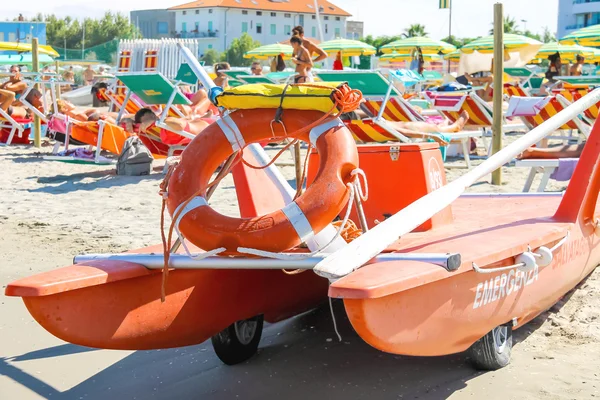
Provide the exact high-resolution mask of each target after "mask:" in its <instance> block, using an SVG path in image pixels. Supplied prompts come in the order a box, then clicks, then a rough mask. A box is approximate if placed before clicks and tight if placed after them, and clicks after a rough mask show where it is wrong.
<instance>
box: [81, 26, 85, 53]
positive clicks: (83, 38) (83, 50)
mask: <svg viewBox="0 0 600 400" xmlns="http://www.w3.org/2000/svg"><path fill="white" fill-rule="evenodd" d="M82 28H83V37H82V38H81V59H82V60H85V56H84V53H85V18H84V19H83V25H82Z"/></svg>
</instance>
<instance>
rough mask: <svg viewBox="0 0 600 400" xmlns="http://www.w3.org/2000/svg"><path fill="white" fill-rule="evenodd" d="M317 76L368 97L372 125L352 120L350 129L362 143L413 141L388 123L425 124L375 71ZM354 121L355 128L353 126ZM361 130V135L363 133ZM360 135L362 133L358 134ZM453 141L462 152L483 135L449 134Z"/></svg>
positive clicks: (328, 73) (467, 158)
mask: <svg viewBox="0 0 600 400" xmlns="http://www.w3.org/2000/svg"><path fill="white" fill-rule="evenodd" d="M317 76H318V77H319V78H320V79H321V80H323V81H325V82H348V84H349V85H350V87H351V88H353V89H358V90H360V91H361V92H362V93H363V96H364V98H365V103H364V108H365V112H367V114H369V115H370V116H371V117H372V119H371V122H367V123H365V121H350V122H347V125H348V127H349V128H350V129H351V130H352V131H353V132H354V137H355V138H356V139H359V140H361V141H365V139H367V138H369V139H370V140H366V141H367V142H369V141H372V142H381V141H383V139H384V138H385V139H386V141H387V140H394V139H395V140H399V141H402V142H410V139H408V138H407V137H405V136H404V135H402V134H401V133H399V132H397V131H396V130H395V129H393V128H392V127H391V126H390V125H389V124H388V123H387V121H396V122H398V121H399V122H418V121H426V118H425V117H424V116H422V115H421V114H420V113H419V112H418V111H417V110H415V108H414V107H413V106H412V105H411V104H410V103H408V102H407V101H406V100H404V98H403V97H402V95H401V94H400V92H398V90H397V89H396V88H395V87H394V85H393V81H388V80H386V79H385V78H384V77H383V75H381V73H379V72H376V71H360V72H356V71H348V72H319V73H317ZM354 122H356V123H355V124H354V126H353V125H352V124H353V123H354ZM361 131H362V132H361ZM359 132H361V133H359ZM447 136H449V137H452V139H453V140H457V141H460V142H461V143H462V145H463V149H465V148H469V147H470V146H469V144H468V142H469V141H470V138H471V137H481V133H480V132H466V133H462V134H460V135H458V136H456V135H455V134H448V135H447ZM464 158H465V162H466V163H467V166H468V167H470V166H471V160H470V157H469V152H468V151H467V152H465V154H464Z"/></svg>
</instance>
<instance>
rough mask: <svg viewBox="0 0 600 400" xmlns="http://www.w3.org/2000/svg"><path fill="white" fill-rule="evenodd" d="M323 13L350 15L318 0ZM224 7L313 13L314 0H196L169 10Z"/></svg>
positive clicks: (323, 0)
mask: <svg viewBox="0 0 600 400" xmlns="http://www.w3.org/2000/svg"><path fill="white" fill-rule="evenodd" d="M318 4H319V6H320V7H321V14H323V15H340V16H344V17H350V16H352V14H350V13H348V12H347V11H344V10H342V9H341V8H339V7H338V6H336V5H334V4H332V3H330V2H328V1H326V0H318ZM207 7H225V8H243V9H248V10H266V11H283V12H296V13H305V14H313V13H314V12H315V7H314V0H276V1H273V0H198V1H192V2H190V3H185V4H182V5H179V6H175V7H171V8H169V10H171V11H173V10H189V9H194V8H207Z"/></svg>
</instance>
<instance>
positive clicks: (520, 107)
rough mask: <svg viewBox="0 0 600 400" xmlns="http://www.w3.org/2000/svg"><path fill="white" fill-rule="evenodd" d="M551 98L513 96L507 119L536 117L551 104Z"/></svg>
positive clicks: (509, 104)
mask: <svg viewBox="0 0 600 400" xmlns="http://www.w3.org/2000/svg"><path fill="white" fill-rule="evenodd" d="M551 99H552V98H551V97H519V96H513V97H511V98H510V101H509V103H508V110H507V111H506V116H507V117H534V116H536V115H538V114H539V112H540V111H541V110H543V109H544V107H546V104H548V103H549V102H550V100H551Z"/></svg>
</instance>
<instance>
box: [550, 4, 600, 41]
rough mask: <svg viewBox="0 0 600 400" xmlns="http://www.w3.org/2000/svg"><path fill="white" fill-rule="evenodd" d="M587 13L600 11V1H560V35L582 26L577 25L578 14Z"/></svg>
mask: <svg viewBox="0 0 600 400" xmlns="http://www.w3.org/2000/svg"><path fill="white" fill-rule="evenodd" d="M585 13H600V2H597V1H595V2H592V3H573V0H559V2H558V32H557V34H558V37H559V38H561V37H563V36H565V35H568V34H569V33H571V32H573V31H574V30H576V29H580V28H581V26H577V15H578V14H585Z"/></svg>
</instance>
